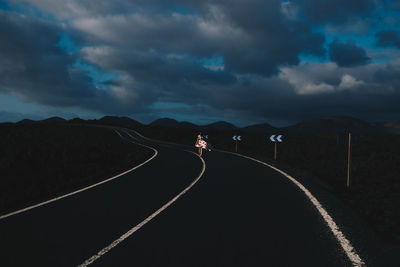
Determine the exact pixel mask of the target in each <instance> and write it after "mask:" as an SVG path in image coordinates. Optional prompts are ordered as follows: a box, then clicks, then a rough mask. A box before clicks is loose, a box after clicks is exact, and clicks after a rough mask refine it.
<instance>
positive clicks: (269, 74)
mask: <svg viewBox="0 0 400 267" xmlns="http://www.w3.org/2000/svg"><path fill="white" fill-rule="evenodd" d="M26 2H29V3H30V4H31V5H32V6H34V7H35V8H38V9H39V10H40V11H42V12H43V13H45V14H50V15H51V17H52V20H53V19H54V21H52V23H50V22H44V21H42V20H38V19H33V18H30V17H29V16H21V15H18V14H14V13H7V14H6V13H4V12H3V13H2V15H1V17H0V19H1V20H0V29H1V34H2V36H5V37H7V39H6V40H7V41H5V42H3V41H2V42H0V45H1V46H2V47H1V51H0V57H1V61H0V78H1V80H0V86H1V90H2V91H7V92H11V93H14V94H16V95H19V96H21V97H23V98H24V99H25V100H28V101H29V100H31V101H33V102H37V103H42V104H46V105H57V106H80V107H84V108H87V109H90V110H95V111H100V112H103V113H111V114H120V115H131V116H133V117H135V115H137V114H139V115H141V116H143V117H146V116H149V115H148V114H155V115H154V116H155V117H156V116H157V115H159V116H162V114H165V113H164V112H170V113H167V114H173V113H175V114H179V115H182V116H186V117H187V118H197V119H199V118H200V119H201V118H203V119H204V118H213V119H214V118H215V120H216V119H226V120H232V121H238V120H241V121H250V122H253V121H260V122H262V121H268V122H275V121H280V122H287V123H293V122H297V121H299V120H303V119H305V118H319V117H321V116H329V115H332V114H347V115H354V116H360V117H361V118H364V119H366V118H367V119H368V118H370V119H376V118H378V117H379V116H382V117H385V116H386V117H389V116H395V115H399V117H400V108H399V105H398V103H399V102H400V97H399V96H400V93H399V88H400V85H399V80H398V78H397V77H400V71H399V66H400V62H397V61H394V62H391V63H387V64H386V63H385V64H374V63H370V64H367V63H369V60H370V59H369V57H368V56H367V54H366V51H365V50H364V49H363V48H362V47H360V46H358V45H356V44H355V43H354V42H351V41H349V42H347V43H342V42H339V41H334V42H333V43H331V44H330V46H329V47H328V48H329V51H328V52H329V55H330V58H331V60H332V61H333V62H335V63H336V64H335V63H332V62H329V63H316V62H314V63H309V64H305V63H304V62H300V59H299V56H300V55H302V56H303V55H313V56H316V57H317V61H318V57H324V55H325V51H324V48H323V45H324V40H325V36H324V34H323V33H317V32H315V27H318V26H319V27H321V26H326V25H330V27H331V28H334V29H336V30H337V32H340V31H341V29H344V28H348V29H351V30H349V31H353V30H354V28H358V30H357V31H358V32H362V31H361V30H360V28H363V27H364V28H365V27H366V28H368V25H372V24H373V22H374V21H373V20H371V21H370V24H366V25H367V26H365V25H361V24H360V25H355V26H357V27H348V26H349V24H350V22H351V21H352V20H354V19H355V18H358V17H359V16H366V15H367V14H368V13H370V12H371V11H373V9H374V8H375V6H376V5H375V1H370V0H363V1H359V0H357V1H348V0H346V1H344V0H339V1H330V0H329V1H327V0H326V1H320V0H300V1H278V0H268V1H261V0H249V1H242V0H220V1H217V0H215V1H214V0H205V1H197V0H187V1H183V0H173V1H164V0H136V1H127V0H117V1H106V0H97V1H78V0H71V1H61V0H15V1H13V3H22V4H21V5H19V6H20V7H21V6H24V3H26ZM28 13H29V12H28ZM57 21H58V22H61V21H62V22H65V24H64V26H57V25H58V24H57V23H58V22H57ZM60 25H61V23H60ZM332 25H333V26H332ZM59 32H65V33H66V34H68V35H69V36H71V37H72V38H73V39H74V40H75V42H76V43H77V45H78V46H79V47H81V49H80V51H79V52H77V53H74V54H68V53H66V52H65V51H63V50H62V49H60V48H58V47H57V46H55V44H56V43H57V42H58V41H59V35H58V33H59ZM336 34H337V33H336ZM378 38H379V36H378ZM381 41H382V44H385V42H387V39H385V38H381ZM368 52H370V51H368ZM77 59H79V60H82V61H83V62H84V63H88V64H93V65H94V66H95V67H97V68H98V69H100V70H103V71H105V72H111V73H115V74H116V78H115V79H113V80H112V81H107V82H105V85H107V87H108V89H107V90H101V89H98V88H96V86H95V85H94V82H93V80H92V79H91V78H89V77H88V76H87V72H85V71H84V70H82V69H80V68H78V67H76V66H75V65H74V63H75V62H76V60H77ZM6 72H8V73H7V75H6ZM396 102H397V104H396ZM386 103H387V105H386ZM393 114H394V115H393ZM151 116H153V115H151ZM189 120H190V119H189ZM205 120H206V119H205Z"/></svg>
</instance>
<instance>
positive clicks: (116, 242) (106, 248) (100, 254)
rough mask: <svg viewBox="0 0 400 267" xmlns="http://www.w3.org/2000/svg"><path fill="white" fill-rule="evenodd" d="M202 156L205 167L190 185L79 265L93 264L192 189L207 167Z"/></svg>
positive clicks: (79, 266) (80, 266) (81, 266)
mask: <svg viewBox="0 0 400 267" xmlns="http://www.w3.org/2000/svg"><path fill="white" fill-rule="evenodd" d="M186 152H190V153H193V154H195V155H196V156H198V155H197V154H196V153H194V152H192V151H186ZM198 157H199V158H200V160H201V161H202V163H203V168H202V170H201V172H200V174H199V176H198V177H197V178H196V179H195V180H194V181H193V182H192V183H191V184H190V185H189V186H188V187H186V188H185V189H184V190H183V191H182V192H180V193H179V194H178V195H177V196H176V197H174V198H173V199H171V200H170V201H168V203H167V204H165V205H164V206H162V207H161V208H159V209H158V210H156V211H155V212H154V213H153V214H151V215H150V216H149V217H147V218H146V219H145V220H143V221H142V222H141V223H139V224H138V225H136V226H134V227H133V228H132V229H130V230H129V231H128V232H126V233H125V234H123V235H122V236H120V237H119V238H118V239H116V240H114V241H113V242H112V243H111V244H110V245H108V246H107V247H105V248H103V249H101V250H100V251H99V252H97V254H96V255H94V256H92V257H90V258H89V259H87V260H86V261H85V262H84V263H82V264H80V265H78V267H84V266H88V265H89V264H92V263H93V262H94V261H95V260H97V259H99V258H100V257H101V256H103V255H104V254H106V253H107V252H109V251H110V250H111V249H112V248H114V247H115V246H117V245H118V244H119V243H121V242H122V241H124V240H125V239H127V238H128V237H129V236H131V235H132V234H133V233H135V232H136V231H137V230H139V229H140V228H142V227H143V226H144V225H145V224H147V223H148V222H150V221H151V220H152V219H153V218H154V217H156V216H157V215H158V214H160V213H161V212H162V211H163V210H165V209H166V208H168V207H169V206H170V205H171V204H172V203H174V202H175V201H177V200H178V198H180V197H181V196H182V195H183V194H185V193H186V192H187V191H189V190H190V188H192V187H193V186H194V185H195V184H196V183H197V182H198V181H199V180H200V178H201V177H202V176H203V173H204V171H205V169H206V163H205V162H204V160H203V159H202V158H201V157H200V156H198Z"/></svg>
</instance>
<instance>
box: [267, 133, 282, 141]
mask: <svg viewBox="0 0 400 267" xmlns="http://www.w3.org/2000/svg"><path fill="white" fill-rule="evenodd" d="M282 138H283V135H275V134H273V135H271V136H270V137H269V140H271V141H272V142H282Z"/></svg>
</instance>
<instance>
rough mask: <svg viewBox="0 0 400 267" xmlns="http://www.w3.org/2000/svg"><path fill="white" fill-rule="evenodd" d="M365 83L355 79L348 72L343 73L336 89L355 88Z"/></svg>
mask: <svg viewBox="0 0 400 267" xmlns="http://www.w3.org/2000/svg"><path fill="white" fill-rule="evenodd" d="M363 85H365V82H364V81H360V80H357V79H356V78H354V77H353V76H351V75H349V74H344V75H343V76H342V80H341V81H340V84H339V86H338V89H340V90H346V89H350V90H352V89H355V88H357V87H360V86H363Z"/></svg>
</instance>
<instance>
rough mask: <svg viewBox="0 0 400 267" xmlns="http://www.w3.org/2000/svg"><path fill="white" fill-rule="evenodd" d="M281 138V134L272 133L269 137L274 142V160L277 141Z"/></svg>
mask: <svg viewBox="0 0 400 267" xmlns="http://www.w3.org/2000/svg"><path fill="white" fill-rule="evenodd" d="M282 138H283V135H276V134H273V135H271V136H270V137H269V140H271V141H272V142H274V143H275V149H274V160H276V154H277V152H278V151H277V150H278V142H279V143H281V142H282Z"/></svg>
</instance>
